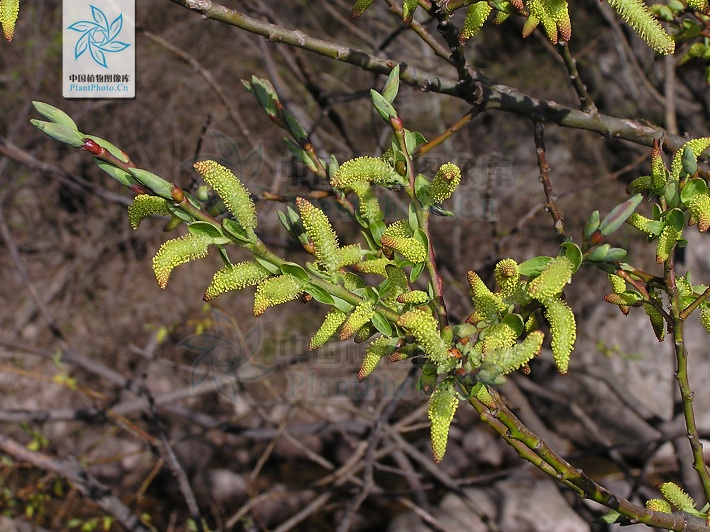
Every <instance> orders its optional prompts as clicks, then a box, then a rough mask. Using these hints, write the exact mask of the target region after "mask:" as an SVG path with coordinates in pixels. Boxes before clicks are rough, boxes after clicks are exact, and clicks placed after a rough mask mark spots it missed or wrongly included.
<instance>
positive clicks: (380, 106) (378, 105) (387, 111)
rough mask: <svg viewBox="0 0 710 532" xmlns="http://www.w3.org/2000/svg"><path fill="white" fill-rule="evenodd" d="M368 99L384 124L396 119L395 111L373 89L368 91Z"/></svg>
mask: <svg viewBox="0 0 710 532" xmlns="http://www.w3.org/2000/svg"><path fill="white" fill-rule="evenodd" d="M370 97H371V98H372V104H373V105H374V106H375V110H376V111H377V112H378V113H379V115H380V116H381V117H382V119H383V120H384V121H385V122H389V121H390V119H391V118H397V111H396V110H395V108H394V107H392V104H391V103H390V102H388V101H387V99H386V98H385V97H384V96H382V95H381V94H380V93H379V92H377V91H376V90H375V89H370Z"/></svg>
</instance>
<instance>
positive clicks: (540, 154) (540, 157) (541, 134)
mask: <svg viewBox="0 0 710 532" xmlns="http://www.w3.org/2000/svg"><path fill="white" fill-rule="evenodd" d="M534 126H535V128H534V132H535V152H536V153H537V166H538V168H539V169H540V182H541V183H542V188H543V189H544V190H545V198H547V203H546V204H545V208H546V209H547V211H548V212H549V213H550V215H551V216H552V220H553V222H554V225H555V231H556V232H557V238H558V240H560V241H563V240H564V239H565V224H564V218H562V214H561V213H560V211H559V210H558V209H557V203H555V202H556V201H557V196H556V194H555V192H554V190H553V189H552V181H551V180H550V165H549V164H548V163H547V158H546V156H545V123H544V122H542V121H541V120H537V121H535V124H534Z"/></svg>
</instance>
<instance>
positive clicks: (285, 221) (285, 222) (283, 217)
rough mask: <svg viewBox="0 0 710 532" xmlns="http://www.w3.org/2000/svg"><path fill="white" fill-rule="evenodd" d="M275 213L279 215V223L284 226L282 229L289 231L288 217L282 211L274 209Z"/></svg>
mask: <svg viewBox="0 0 710 532" xmlns="http://www.w3.org/2000/svg"><path fill="white" fill-rule="evenodd" d="M276 214H277V215H278V217H279V221H280V222H281V225H283V226H284V229H286V231H288V232H289V233H291V222H290V221H289V219H288V217H287V216H286V214H285V213H284V212H283V211H276Z"/></svg>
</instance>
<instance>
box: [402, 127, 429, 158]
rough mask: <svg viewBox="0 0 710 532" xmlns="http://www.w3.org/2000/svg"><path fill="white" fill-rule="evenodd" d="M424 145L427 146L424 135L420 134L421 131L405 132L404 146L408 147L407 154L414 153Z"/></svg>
mask: <svg viewBox="0 0 710 532" xmlns="http://www.w3.org/2000/svg"><path fill="white" fill-rule="evenodd" d="M422 144H426V139H425V138H424V135H422V134H421V133H419V131H409V130H408V129H407V130H405V132H404V145H405V146H406V147H407V152H409V153H414V151H415V150H416V149H417V148H418V147H419V146H421V145H422Z"/></svg>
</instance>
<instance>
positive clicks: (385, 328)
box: [370, 312, 393, 336]
mask: <svg viewBox="0 0 710 532" xmlns="http://www.w3.org/2000/svg"><path fill="white" fill-rule="evenodd" d="M370 321H372V324H373V325H374V326H375V329H377V330H378V331H380V332H381V333H382V334H383V335H385V336H392V332H393V330H392V324H391V323H390V322H389V320H388V319H387V318H385V317H384V316H383V315H382V314H380V313H379V312H375V313H374V314H373V316H372V319H371V320H370Z"/></svg>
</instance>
